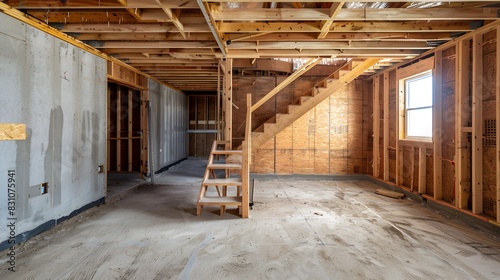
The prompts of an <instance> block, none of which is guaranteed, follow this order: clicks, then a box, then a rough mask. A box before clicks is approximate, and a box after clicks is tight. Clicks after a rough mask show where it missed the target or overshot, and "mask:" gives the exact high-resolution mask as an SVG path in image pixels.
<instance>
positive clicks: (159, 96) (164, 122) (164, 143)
mask: <svg viewBox="0 0 500 280" xmlns="http://www.w3.org/2000/svg"><path fill="white" fill-rule="evenodd" d="M149 100H150V108H151V136H152V137H151V143H152V147H151V149H152V150H151V151H150V152H151V153H152V155H151V156H152V159H153V165H154V172H156V171H158V170H160V169H162V168H163V167H165V166H167V165H169V164H172V163H174V162H176V161H178V160H181V159H184V158H186V157H187V138H186V129H187V113H188V112H187V98H186V96H185V95H184V94H183V93H181V92H179V91H176V90H173V89H172V88H169V87H167V86H165V85H162V84H159V83H157V82H155V81H154V80H149Z"/></svg>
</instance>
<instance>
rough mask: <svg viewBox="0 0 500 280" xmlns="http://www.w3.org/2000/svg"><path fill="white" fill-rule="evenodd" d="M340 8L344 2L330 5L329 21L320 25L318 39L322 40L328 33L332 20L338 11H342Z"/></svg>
mask: <svg viewBox="0 0 500 280" xmlns="http://www.w3.org/2000/svg"><path fill="white" fill-rule="evenodd" d="M342 6H344V2H339V3H332V6H331V7H330V12H329V16H330V19H328V20H324V21H323V22H322V23H321V32H320V33H319V35H318V39H323V38H325V37H326V35H328V32H329V31H330V29H331V27H332V24H333V19H334V18H335V17H336V16H337V14H338V13H339V11H340V10H341V9H342Z"/></svg>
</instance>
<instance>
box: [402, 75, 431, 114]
mask: <svg viewBox="0 0 500 280" xmlns="http://www.w3.org/2000/svg"><path fill="white" fill-rule="evenodd" d="M406 92H407V105H406V106H407V108H418V107H427V106H432V75H425V76H420V77H417V78H414V79H409V80H407V81H406Z"/></svg>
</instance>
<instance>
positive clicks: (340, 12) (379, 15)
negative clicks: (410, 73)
mask: <svg viewBox="0 0 500 280" xmlns="http://www.w3.org/2000/svg"><path fill="white" fill-rule="evenodd" d="M342 5H343V3H342V2H339V3H334V4H333V5H332V7H333V8H332V9H313V8H307V9H300V10H299V9H285V8H284V9H268V8H256V9H225V10H218V11H216V10H214V11H213V12H212V17H213V18H214V20H216V21H266V22H268V21H319V20H320V21H323V22H324V21H326V22H328V21H330V23H331V21H332V19H333V18H335V19H336V20H338V21H379V20H381V19H390V20H391V21H409V20H422V21H431V20H454V21H455V20H481V19H482V20H487V19H489V20H496V19H497V11H498V8H466V9H461V8H432V9H420V8H411V9H409V8H385V9H377V8H375V9H374V8H363V9H342ZM323 27H325V25H322V28H321V29H322V32H323ZM328 30H329V29H326V31H328Z"/></svg>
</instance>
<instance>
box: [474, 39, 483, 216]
mask: <svg viewBox="0 0 500 280" xmlns="http://www.w3.org/2000/svg"><path fill="white" fill-rule="evenodd" d="M482 109H483V34H476V35H474V37H473V44H472V213H474V214H481V213H483V125H482V124H483V114H482Z"/></svg>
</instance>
